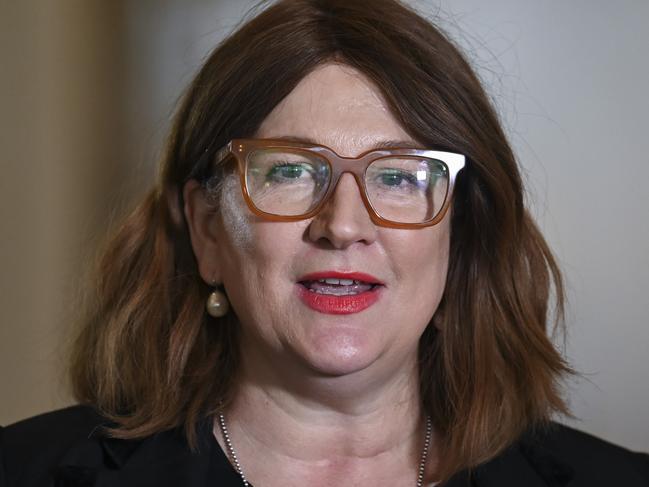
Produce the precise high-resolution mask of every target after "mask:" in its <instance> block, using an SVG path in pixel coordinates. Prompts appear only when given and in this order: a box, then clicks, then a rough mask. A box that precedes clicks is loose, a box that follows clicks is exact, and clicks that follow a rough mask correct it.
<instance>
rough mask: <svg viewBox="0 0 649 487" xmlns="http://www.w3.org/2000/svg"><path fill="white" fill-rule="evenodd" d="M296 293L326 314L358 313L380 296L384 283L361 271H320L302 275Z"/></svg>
mask: <svg viewBox="0 0 649 487" xmlns="http://www.w3.org/2000/svg"><path fill="white" fill-rule="evenodd" d="M297 284H298V294H299V296H300V298H301V299H302V301H303V302H304V303H305V304H306V305H307V306H308V307H309V308H311V309H313V310H314V311H318V312H320V313H326V314H351V313H358V312H360V311H363V310H364V309H367V308H369V307H370V306H372V305H373V304H374V303H376V301H377V300H378V299H379V297H380V295H381V293H380V290H381V289H382V288H383V287H385V285H384V284H383V283H382V282H381V281H379V280H378V279H376V278H375V277H373V276H370V275H368V274H362V273H357V272H354V273H341V272H319V273H314V274H309V275H306V276H303V277H302V278H301V279H300V280H299V281H298V282H297Z"/></svg>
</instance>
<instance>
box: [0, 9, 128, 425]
mask: <svg viewBox="0 0 649 487" xmlns="http://www.w3.org/2000/svg"><path fill="white" fill-rule="evenodd" d="M0 8H1V9H2V10H1V12H0V18H1V19H2V20H1V22H2V26H1V29H0V30H1V31H2V36H3V38H2V42H1V43H0V45H1V48H2V54H1V59H2V76H0V83H1V85H0V94H1V96H2V111H1V113H0V124H1V125H0V133H1V134H2V142H1V147H2V150H1V154H2V156H1V158H2V159H1V168H2V172H1V179H0V215H1V216H0V222H2V223H1V225H2V237H1V240H0V264H1V268H2V275H1V276H0V313H1V315H0V316H1V317H0V424H7V423H8V422H11V421H14V420H16V419H19V418H23V417H26V416H29V415H31V414H34V413H37V412H42V411H45V410H48V409H51V408H54V407H57V406H60V405H63V404H67V403H69V402H70V397H69V394H68V393H67V391H66V389H65V387H64V385H63V384H62V378H61V377H62V362H63V360H62V357H63V355H64V353H63V349H64V346H65V343H64V338H63V337H64V336H65V333H66V331H67V330H68V329H69V324H70V322H71V321H72V319H73V317H74V314H75V309H74V295H75V294H76V292H77V288H78V286H79V277H80V269H81V268H82V267H83V266H84V265H85V261H86V260H87V259H88V257H89V255H91V252H90V248H91V246H92V242H93V240H95V239H96V237H97V236H98V235H99V234H101V232H102V229H103V228H104V226H105V225H106V222H107V221H108V219H109V214H110V213H111V212H112V211H113V209H114V207H115V206H116V205H115V203H116V202H117V201H118V200H119V199H120V198H121V197H122V196H127V194H128V189H129V188H128V187H127V188H126V189H125V187H126V186H127V185H125V183H124V182H123V180H124V178H125V175H124V170H125V167H127V165H128V156H129V154H128V148H127V147H126V144H125V141H124V139H125V134H124V129H123V126H124V124H123V118H124V115H123V113H124V106H123V105H124V102H123V101H122V100H123V96H122V92H123V89H124V67H123V65H124V59H123V58H124V53H123V50H122V47H123V43H122V42H121V40H120V39H121V38H122V37H123V30H124V28H123V15H122V12H121V7H120V2H119V1H114V0H111V1H110V2H105V1H85V0H78V1H69V0H67V1H66V0H61V1H58V0H47V1H35V0H21V1H16V2H13V1H11V2H10V1H7V2H2V5H1V7H0ZM130 189H132V187H131V188H130Z"/></svg>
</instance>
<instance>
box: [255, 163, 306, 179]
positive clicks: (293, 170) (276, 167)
mask: <svg viewBox="0 0 649 487" xmlns="http://www.w3.org/2000/svg"><path fill="white" fill-rule="evenodd" d="M312 173H313V168H312V167H311V166H310V165H309V164H306V163H296V162H277V163H274V164H273V166H272V167H271V168H270V169H269V170H268V172H267V173H266V180H267V181H272V182H282V181H291V180H293V181H295V180H298V179H300V178H303V177H310V176H311V174H312Z"/></svg>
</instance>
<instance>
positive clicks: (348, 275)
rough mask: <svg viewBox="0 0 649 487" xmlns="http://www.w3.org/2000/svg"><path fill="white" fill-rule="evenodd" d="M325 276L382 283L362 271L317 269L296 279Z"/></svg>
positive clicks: (321, 277) (302, 279) (316, 278)
mask: <svg viewBox="0 0 649 487" xmlns="http://www.w3.org/2000/svg"><path fill="white" fill-rule="evenodd" d="M327 278H331V279H352V280H354V281H363V282H367V283H369V284H378V285H383V282H382V281H381V280H380V279H378V278H376V277H374V276H372V275H370V274H366V273H364V272H342V271H317V272H311V273H309V274H305V275H304V276H302V277H300V278H299V279H298V281H300V282H302V281H317V280H319V279H327Z"/></svg>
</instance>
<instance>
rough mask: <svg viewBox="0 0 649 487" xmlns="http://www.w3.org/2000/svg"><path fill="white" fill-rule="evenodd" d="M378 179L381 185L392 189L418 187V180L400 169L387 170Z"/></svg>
mask: <svg viewBox="0 0 649 487" xmlns="http://www.w3.org/2000/svg"><path fill="white" fill-rule="evenodd" d="M377 179H378V182H379V183H380V184H382V185H384V186H387V187H391V188H397V187H400V186H409V185H413V186H418V184H417V182H418V181H417V178H416V177H415V176H414V175H413V174H411V173H409V172H406V171H402V170H399V169H385V170H383V171H381V173H380V174H378V175H377Z"/></svg>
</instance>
